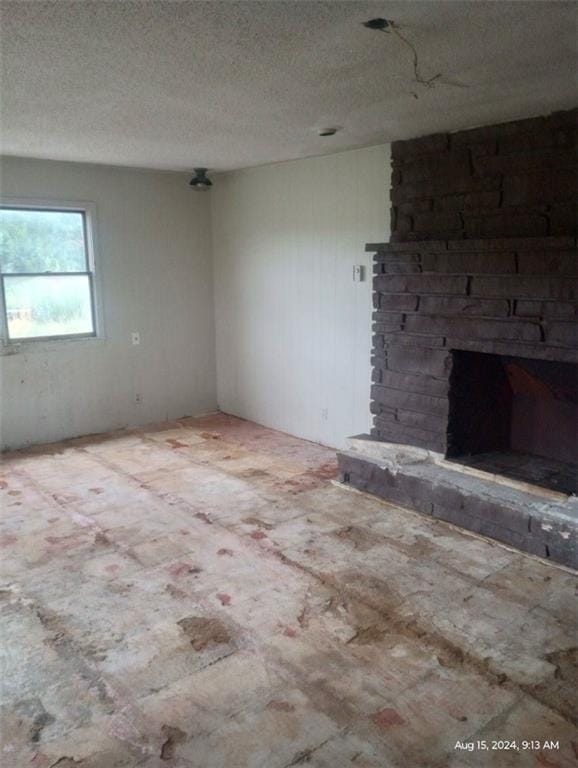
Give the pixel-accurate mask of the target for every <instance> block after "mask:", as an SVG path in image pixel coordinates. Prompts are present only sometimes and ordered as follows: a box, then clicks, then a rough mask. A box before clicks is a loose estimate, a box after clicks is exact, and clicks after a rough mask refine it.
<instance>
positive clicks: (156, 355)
mask: <svg viewBox="0 0 578 768" xmlns="http://www.w3.org/2000/svg"><path fill="white" fill-rule="evenodd" d="M0 172H1V175H0V192H1V193H2V195H5V196H9V197H18V198H25V197H28V198H44V199H54V200H67V201H91V202H93V203H95V205H96V217H97V220H96V235H97V242H96V247H97V254H96V256H97V268H98V277H99V279H100V282H101V291H102V299H103V308H104V332H105V338H104V339H102V340H100V339H99V340H88V341H70V342H53V343H52V344H47V343H34V344H32V343H30V344H28V345H22V347H21V350H20V351H18V352H17V353H16V354H11V355H9V356H8V355H3V356H2V357H1V358H0V366H1V371H0V398H1V405H0V437H1V442H2V445H3V447H8V446H9V447H19V446H23V445H26V444H28V443H41V442H46V441H51V440H57V439H60V438H64V437H70V436H74V435H83V434H89V433H92V432H103V431H106V430H110V429H113V428H116V427H122V426H136V425H139V424H144V423H147V422H151V421H157V420H164V419H170V418H176V417H179V416H185V415H188V414H199V413H206V412H208V411H211V410H214V409H215V406H216V397H215V394H216V384H215V339H214V312H213V285H212V266H211V232H210V195H202V194H196V193H194V192H192V191H191V190H190V189H189V187H188V184H187V181H188V176H186V175H184V174H180V173H164V172H150V171H139V170H130V169H126V168H112V167H106V166H96V165H82V164H74V163H60V162H51V161H40V160H24V159H18V158H3V159H2V161H1V165H0ZM131 331H139V332H140V335H141V343H140V346H132V345H131V339H130V334H131ZM136 393H140V394H141V396H142V402H141V403H140V404H137V403H136V402H135V395H136Z"/></svg>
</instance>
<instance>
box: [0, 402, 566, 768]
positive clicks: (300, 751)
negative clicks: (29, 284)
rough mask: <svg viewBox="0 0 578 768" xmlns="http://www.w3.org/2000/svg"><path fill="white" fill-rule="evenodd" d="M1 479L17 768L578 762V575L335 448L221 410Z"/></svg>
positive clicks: (76, 450) (26, 462) (16, 464)
mask: <svg viewBox="0 0 578 768" xmlns="http://www.w3.org/2000/svg"><path fill="white" fill-rule="evenodd" d="M1 474H2V479H1V480H0V489H1V490H0V495H1V498H2V513H3V515H2V532H1V537H0V545H1V550H0V552H1V559H2V571H3V574H2V583H1V590H0V598H1V604H0V609H1V614H2V630H1V632H2V634H1V640H2V649H3V659H2V670H1V672H2V712H1V714H0V717H1V720H0V722H1V723H2V737H3V743H2V748H1V753H0V764H1V765H2V766H3V768H12V767H14V768H23V767H24V766H32V768H52V767H54V766H58V768H76V767H80V768H121V767H124V766H131V767H132V766H135V767H136V766H143V767H144V766H146V768H153V767H154V768H161V767H162V766H175V767H176V766H180V767H182V768H287V767H288V766H301V765H305V766H308V767H311V766H313V767H315V768H344V767H345V766H347V767H348V768H388V767H389V766H399V767H400V768H401V767H403V768H418V767H419V766H427V767H428V768H437V767H438V766H439V767H442V766H451V767H452V768H467V767H468V766H499V768H508V767H509V766H537V767H538V768H540V767H542V768H557V767H559V768H562V767H566V766H568V767H569V766H576V763H577V760H578V737H577V734H576V730H575V726H574V725H573V724H572V719H573V716H574V713H575V710H576V703H577V700H576V695H577V694H576V691H577V690H578V681H577V679H576V654H577V649H576V646H577V644H578V643H577V612H576V610H577V609H576V606H577V602H576V577H575V575H574V574H571V573H569V572H567V571H564V570H562V569H561V568H557V567H554V566H552V565H549V564H548V563H546V562H541V561H538V560H536V559H532V558H529V557H526V556H524V555H521V554H518V553H515V552H511V551H509V550H507V549H505V548H504V547H501V546H500V545H498V544H496V543H493V542H489V541H486V540H483V539H480V538H476V537H474V536H472V535H469V534H467V533H463V532H461V531H459V530H457V529H455V528H452V527H451V526H449V525H447V524H445V523H443V522H440V521H436V520H433V519H431V518H425V517H421V516H420V515H418V514H416V513H413V512H410V511H407V510H403V509H401V508H399V507H395V506H391V505H388V504H385V503H383V502H380V501H377V500H375V499H372V498H370V497H367V496H364V495H361V494H358V493H354V492H352V491H348V490H346V489H344V488H341V487H338V486H337V485H335V484H334V483H333V482H332V478H333V477H334V476H335V474H336V463H335V455H334V452H333V451H330V450H328V449H326V448H322V447H320V446H318V445H314V444H312V443H308V442H305V441H301V440H297V439H295V438H292V437H288V436H287V435H283V434H280V433H278V432H274V431H272V430H269V429H265V428H262V427H258V426H256V425H254V424H252V423H249V422H246V421H242V420H239V419H235V418H232V417H228V416H224V415H215V416H208V417H204V418H201V419H184V420H181V421H179V422H171V423H168V424H163V425H157V426H155V427H151V428H149V429H146V430H138V431H131V432H126V431H124V432H118V433H114V434H110V435H106V436H99V437H93V438H84V439H79V440H72V441H67V442H63V443H59V444H57V445H51V446H46V447H44V448H39V449H34V450H29V451H26V452H20V453H13V454H9V455H6V456H5V457H4V461H3V466H2V473H1ZM524 741H526V742H532V744H531V745H529V746H528V748H526V749H524V744H523V742H524ZM478 742H480V743H481V742H483V743H485V745H486V747H487V748H486V749H483V748H482V747H481V746H480V745H479V744H478ZM512 742H515V745H513V744H512ZM515 747H517V748H515Z"/></svg>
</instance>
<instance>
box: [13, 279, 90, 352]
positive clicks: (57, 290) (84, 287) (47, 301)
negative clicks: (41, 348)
mask: <svg viewBox="0 0 578 768" xmlns="http://www.w3.org/2000/svg"><path fill="white" fill-rule="evenodd" d="M3 280H4V294H5V296H6V315H7V318H8V335H9V336H10V338H11V339H26V338H37V337H43V336H68V335H73V334H91V333H93V332H94V326H93V321H92V303H91V295H90V278H89V277H88V275H70V276H64V277H48V276H46V277H45V276H40V277H11V276H9V275H6V276H5V277H4V278H3Z"/></svg>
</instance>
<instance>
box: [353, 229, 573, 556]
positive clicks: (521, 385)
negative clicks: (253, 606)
mask: <svg viewBox="0 0 578 768" xmlns="http://www.w3.org/2000/svg"><path fill="white" fill-rule="evenodd" d="M368 250H370V251H373V252H374V254H375V255H374V294H373V297H374V298H373V300H374V307H375V313H374V326H373V329H374V338H373V342H374V343H373V353H372V365H373V374H372V378H373V384H372V389H371V395H372V402H371V412H372V413H373V417H374V422H373V429H372V431H371V435H369V436H365V437H362V436H358V437H357V438H355V439H352V441H351V444H350V446H349V448H348V450H345V451H342V452H341V453H340V454H339V463H340V468H341V473H342V478H343V481H344V482H345V483H347V484H349V485H351V486H354V487H355V488H357V489H359V490H363V491H369V492H371V493H373V494H375V495H378V496H380V497H382V498H383V499H385V500H387V501H391V502H393V503H396V504H402V505H404V506H408V507H411V508H413V509H416V510H418V511H420V512H423V513H426V514H429V515H432V516H433V517H438V518H440V519H443V520H446V521H448V522H451V523H454V524H457V525H460V526H462V527H464V528H468V529H470V530H472V531H475V532H477V533H481V534H483V535H485V536H489V537H491V538H494V539H498V540H500V541H502V542H504V543H506V544H509V545H512V546H514V547H517V548H518V549H521V550H524V551H527V552H532V553H533V554H538V555H540V556H542V557H549V558H551V559H553V560H556V561H558V562H560V563H563V564H565V565H571V566H572V567H574V568H577V567H578V497H577V496H576V493H577V490H578V489H577V482H576V480H577V476H578V475H577V468H576V456H577V454H578V450H577V443H576V428H577V402H578V397H577V390H576V376H577V370H578V368H577V364H578V343H577V335H576V301H575V299H576V270H577V264H578V250H577V246H576V239H575V238H573V237H545V238H522V239H520V238H499V239H487V240H465V239H464V240H455V241H454V240H448V241H419V242H394V243H382V244H376V245H370V246H368Z"/></svg>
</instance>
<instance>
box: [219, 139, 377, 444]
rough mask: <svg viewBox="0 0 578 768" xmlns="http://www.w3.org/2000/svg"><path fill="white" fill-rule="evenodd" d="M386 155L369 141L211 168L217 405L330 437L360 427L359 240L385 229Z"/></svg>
mask: <svg viewBox="0 0 578 768" xmlns="http://www.w3.org/2000/svg"><path fill="white" fill-rule="evenodd" d="M389 157H390V151H389V146H379V147H372V148H369V149H361V150H355V151H352V152H344V153H341V154H335V155H330V156H326V157H319V158H312V159H306V160H297V161H294V162H288V163H281V164H276V165H271V166H266V167H261V168H254V169H249V170H243V171H235V172H232V173H229V174H223V175H219V176H218V177H217V179H216V182H215V186H214V188H213V192H212V221H213V253H214V265H215V302H216V333H217V372H218V373H217V381H218V402H219V407H220V408H221V409H222V410H223V411H225V412H227V413H232V414H235V415H238V416H242V417H244V418H247V419H251V420H253V421H256V422H258V423H260V424H265V425H267V426H271V427H274V428H276V429H280V430H282V431H284V432H289V433H291V434H293V435H298V436H300V437H305V438H308V439H310V440H314V441H318V442H321V443H324V444H326V445H329V446H335V447H339V446H342V445H343V444H344V439H345V438H346V437H347V436H348V435H353V434H356V433H359V432H366V431H367V430H368V429H369V426H370V414H369V388H370V376H371V372H370V347H371V312H372V307H371V258H370V255H369V254H366V253H365V252H364V246H365V243H367V242H376V241H377V242H381V241H384V240H387V239H388V238H389V231H388V228H389V224H388V222H389V167H390V166H389ZM354 264H364V265H365V267H366V282H363V283H354V282H353V280H352V268H353V265H354ZM324 416H326V417H325V418H324Z"/></svg>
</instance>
